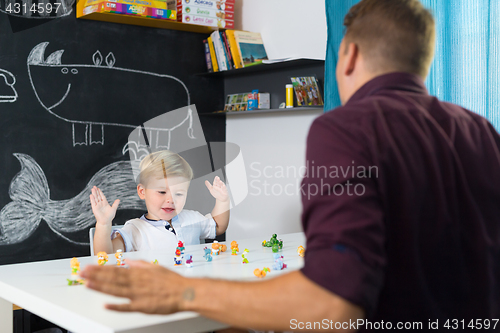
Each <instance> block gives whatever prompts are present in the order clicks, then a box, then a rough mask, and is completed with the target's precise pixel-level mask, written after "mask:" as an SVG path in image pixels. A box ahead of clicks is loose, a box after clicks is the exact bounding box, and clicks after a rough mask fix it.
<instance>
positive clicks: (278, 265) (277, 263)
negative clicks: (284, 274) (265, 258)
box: [272, 253, 286, 271]
mask: <svg viewBox="0 0 500 333" xmlns="http://www.w3.org/2000/svg"><path fill="white" fill-rule="evenodd" d="M273 258H274V265H273V267H272V268H273V269H274V270H275V271H281V270H282V269H285V268H286V264H285V263H283V256H280V255H279V254H278V253H273Z"/></svg>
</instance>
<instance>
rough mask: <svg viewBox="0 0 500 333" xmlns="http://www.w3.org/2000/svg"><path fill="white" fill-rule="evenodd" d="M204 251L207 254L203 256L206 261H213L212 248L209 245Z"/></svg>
mask: <svg viewBox="0 0 500 333" xmlns="http://www.w3.org/2000/svg"><path fill="white" fill-rule="evenodd" d="M203 251H205V255H204V256H203V258H205V260H206V261H212V254H211V253H212V250H211V249H209V248H208V247H205V248H204V249H203Z"/></svg>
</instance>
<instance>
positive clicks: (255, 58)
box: [234, 30, 268, 67]
mask: <svg viewBox="0 0 500 333" xmlns="http://www.w3.org/2000/svg"><path fill="white" fill-rule="evenodd" d="M234 38H235V41H236V45H237V47H238V51H239V53H240V56H241V59H242V63H243V67H249V66H254V65H260V64H262V61H263V60H268V57H267V52H266V48H265V47H264V42H263V40H262V36H261V34H260V33H258V32H249V31H240V30H235V31H234Z"/></svg>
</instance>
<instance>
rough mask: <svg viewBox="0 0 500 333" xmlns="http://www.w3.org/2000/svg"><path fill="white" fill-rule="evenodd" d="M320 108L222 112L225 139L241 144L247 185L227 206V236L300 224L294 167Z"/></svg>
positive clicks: (300, 160)
mask: <svg viewBox="0 0 500 333" xmlns="http://www.w3.org/2000/svg"><path fill="white" fill-rule="evenodd" d="M321 114H323V111H322V110H318V111H313V112H311V111H291V112H283V113H279V114H276V113H268V114H262V113H261V114H255V115H245V116H243V115H240V116H230V115H229V116H227V127H226V141H227V142H232V143H236V144H238V145H239V146H240V148H241V153H242V155H243V159H244V162H245V166H246V173H247V180H248V191H249V193H248V196H247V197H246V199H245V200H243V202H242V203H240V204H239V205H238V206H236V207H235V208H233V209H232V210H231V222H230V224H229V228H228V229H227V232H226V239H227V240H228V241H232V240H238V239H242V238H249V237H258V236H261V237H263V238H262V240H264V239H265V238H267V239H268V238H270V237H271V235H272V234H273V233H277V234H278V236H279V235H280V234H283V233H291V232H299V231H301V230H302V227H301V223H300V215H301V212H302V205H301V201H300V193H299V191H300V189H299V187H300V181H301V177H300V176H299V173H300V172H301V169H303V166H304V164H305V146H306V137H307V133H308V131H309V127H310V125H311V123H312V121H313V120H314V119H315V118H316V117H317V116H319V115H321ZM302 172H304V171H303V170H302Z"/></svg>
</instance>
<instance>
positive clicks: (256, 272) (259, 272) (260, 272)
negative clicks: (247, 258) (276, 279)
mask: <svg viewBox="0 0 500 333" xmlns="http://www.w3.org/2000/svg"><path fill="white" fill-rule="evenodd" d="M270 271H271V270H270V269H269V267H264V268H263V269H262V270H260V269H258V268H256V269H254V271H253V274H254V275H255V276H256V277H258V278H263V277H266V274H267V273H269V272H270Z"/></svg>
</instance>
